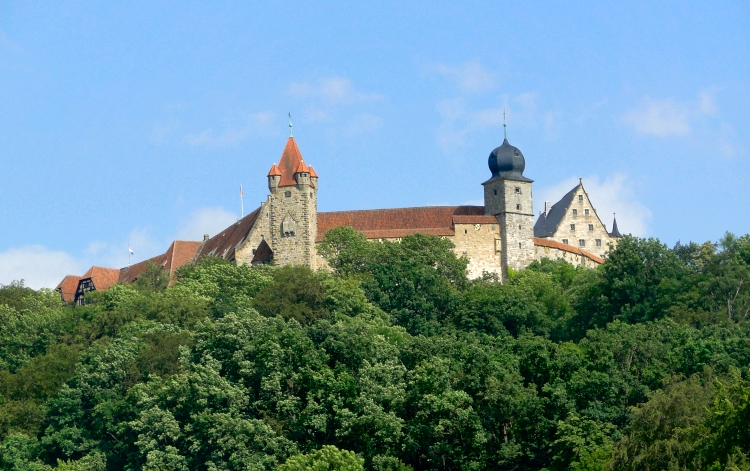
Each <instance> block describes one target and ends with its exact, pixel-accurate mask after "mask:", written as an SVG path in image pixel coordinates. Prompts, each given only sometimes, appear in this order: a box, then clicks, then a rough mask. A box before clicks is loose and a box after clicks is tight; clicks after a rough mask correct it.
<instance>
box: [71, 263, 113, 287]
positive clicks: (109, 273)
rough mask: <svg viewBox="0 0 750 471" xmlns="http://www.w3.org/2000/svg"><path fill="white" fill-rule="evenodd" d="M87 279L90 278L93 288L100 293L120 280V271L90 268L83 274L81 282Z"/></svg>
mask: <svg viewBox="0 0 750 471" xmlns="http://www.w3.org/2000/svg"><path fill="white" fill-rule="evenodd" d="M88 278H91V281H92V283H94V288H96V289H97V290H100V291H101V290H105V289H107V288H109V287H110V286H112V285H113V284H115V283H117V280H118V279H119V278H120V270H118V269H117V268H104V267H91V268H89V269H88V271H87V272H86V273H84V275H83V276H82V277H81V280H85V279H88ZM79 281H80V280H79Z"/></svg>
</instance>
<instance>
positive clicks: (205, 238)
mask: <svg viewBox="0 0 750 471" xmlns="http://www.w3.org/2000/svg"><path fill="white" fill-rule="evenodd" d="M207 240H208V234H203V242H205V241H207Z"/></svg>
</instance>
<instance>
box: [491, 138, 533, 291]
mask: <svg viewBox="0 0 750 471" xmlns="http://www.w3.org/2000/svg"><path fill="white" fill-rule="evenodd" d="M488 164H489V167H490V171H491V172H492V177H491V178H490V179H489V180H487V181H486V182H484V183H482V185H484V212H485V214H488V215H492V216H495V217H496V218H497V222H498V223H499V225H500V263H501V267H502V276H503V281H505V280H507V279H508V269H513V270H520V269H522V268H525V267H526V266H528V265H529V264H530V263H531V262H532V261H533V260H534V210H533V206H532V198H531V184H532V183H533V180H530V179H528V178H526V177H524V176H523V171H524V169H525V168H526V161H525V160H524V158H523V154H522V153H521V151H520V150H518V148H516V147H513V146H512V145H510V143H508V139H507V138H506V139H505V140H504V141H503V144H502V145H501V146H500V147H498V148H497V149H495V150H493V151H492V153H491V154H490V157H489V159H488Z"/></svg>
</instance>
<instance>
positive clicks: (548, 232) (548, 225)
mask: <svg viewBox="0 0 750 471" xmlns="http://www.w3.org/2000/svg"><path fill="white" fill-rule="evenodd" d="M580 186H581V184H580V183H579V184H578V185H576V186H575V188H573V189H572V190H570V191H569V192H567V193H566V194H565V196H563V197H562V199H561V200H560V201H558V202H557V203H555V204H553V205H552V208H550V210H549V213H542V214H541V216H539V218H538V219H537V220H536V223H535V224H534V237H551V236H553V235H554V234H555V232H557V227H558V226H559V225H560V222H562V220H563V217H564V216H565V211H566V210H567V209H568V206H570V203H571V202H573V197H574V196H575V194H576V191H578V187H580Z"/></svg>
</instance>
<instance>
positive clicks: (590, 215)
mask: <svg viewBox="0 0 750 471" xmlns="http://www.w3.org/2000/svg"><path fill="white" fill-rule="evenodd" d="M488 165H489V170H490V173H491V175H490V178H489V179H488V180H487V181H485V182H484V183H482V185H483V186H484V206H428V207H415V208H395V209H372V210H357V211H337V212H318V204H317V196H318V189H319V177H318V174H317V173H316V172H315V169H313V167H312V166H310V165H308V164H307V163H306V162H305V160H304V158H303V157H302V153H301V152H300V150H299V147H298V146H297V142H296V140H295V139H294V137H292V136H291V134H290V136H289V138H288V140H287V142H286V146H285V147H284V150H283V152H282V154H281V158H280V160H279V163H278V164H275V163H274V164H273V165H272V166H271V169H270V171H269V172H268V175H267V179H268V190H269V195H268V198H267V199H266V201H265V202H263V203H262V204H261V206H260V207H259V208H257V209H256V210H255V211H253V212H251V213H250V214H248V215H247V216H245V217H243V218H242V219H240V220H238V221H237V222H236V223H235V224H232V225H231V226H229V227H227V228H226V229H224V230H223V231H222V232H220V233H218V234H216V235H214V236H213V237H209V236H208V235H206V236H204V240H203V241H202V242H197V241H196V242H192V241H174V243H173V244H172V245H171V246H170V248H169V249H168V250H167V252H165V253H164V254H162V255H158V256H156V257H153V258H151V259H149V260H145V261H143V262H140V263H138V264H135V265H133V266H129V267H127V268H122V269H113V268H103V267H92V268H91V269H90V270H89V271H88V272H87V273H86V274H84V275H83V276H82V277H78V276H73V275H69V276H66V277H65V278H64V279H63V281H61V282H60V284H59V285H58V286H57V288H56V289H57V290H58V291H59V292H60V293H61V295H62V297H63V299H65V300H66V301H68V302H71V301H76V302H79V303H80V302H82V299H83V296H84V294H85V293H86V292H87V291H91V290H103V289H107V288H108V287H109V286H111V285H112V284H115V283H129V282H133V281H135V280H137V278H138V276H139V275H140V274H142V273H143V272H144V271H145V270H146V266H147V263H148V262H152V263H155V264H157V265H159V266H161V267H163V269H164V270H165V271H166V272H167V274H168V275H169V276H170V278H171V277H172V276H173V274H174V271H175V270H176V269H177V268H179V266H181V265H183V264H185V263H188V262H191V261H193V262H195V261H198V260H200V259H201V258H203V257H205V256H216V257H220V258H224V259H226V260H230V261H233V262H234V263H238V264H252V265H257V264H264V263H271V262H273V263H275V264H277V265H287V264H295V265H307V266H309V267H311V268H313V269H319V268H326V266H327V264H326V261H325V260H324V259H323V258H322V257H321V256H320V255H318V253H317V250H316V244H318V243H319V242H321V240H322V239H323V235H324V234H325V233H326V231H328V230H330V229H332V228H334V227H341V226H351V227H353V228H354V229H356V230H357V231H359V232H361V233H362V234H364V235H365V237H367V239H368V240H371V241H379V242H382V241H386V240H388V241H400V240H401V238H403V237H404V236H407V235H410V234H416V233H421V234H427V235H434V236H439V237H443V238H446V239H449V240H450V241H451V242H453V244H454V246H455V247H454V251H455V253H456V255H458V256H459V257H462V256H463V257H466V258H467V259H468V260H469V264H468V275H469V277H470V278H477V277H480V276H482V274H483V273H485V272H486V273H494V274H497V275H498V277H499V278H500V279H501V280H507V278H508V275H509V272H510V271H511V270H520V269H523V268H525V267H526V266H528V265H529V264H530V263H531V262H533V261H534V260H540V259H542V258H550V259H564V260H567V261H568V262H570V263H571V264H573V265H575V266H586V267H593V266H596V265H598V264H601V263H603V262H604V259H603V257H604V256H605V255H606V252H607V250H608V249H609V248H610V246H614V245H616V244H617V241H618V239H619V238H620V237H621V235H620V233H619V231H618V228H617V221H616V220H615V221H613V225H612V230H611V231H609V232H608V231H607V228H606V226H605V225H604V224H603V223H602V221H601V219H600V218H599V216H598V215H597V213H596V210H595V209H594V206H593V205H592V204H591V201H590V199H589V196H588V194H587V193H586V191H585V190H584V188H583V181H582V180H581V181H580V182H579V184H578V185H577V186H576V187H575V188H573V189H572V190H570V191H569V192H568V193H567V194H566V195H565V196H564V197H563V198H562V199H561V200H560V201H558V202H557V203H555V204H554V205H551V204H550V203H549V202H546V203H545V210H544V212H542V213H540V214H539V217H538V218H537V220H536V223H535V222H534V213H533V205H532V201H533V200H532V184H533V180H530V179H529V178H527V177H526V176H524V175H523V172H524V169H525V167H526V161H525V159H524V156H523V154H522V153H521V151H520V150H519V149H518V148H516V147H514V146H512V145H511V144H510V143H509V142H508V139H507V138H506V139H505V140H504V141H503V143H502V145H501V146H500V147H498V148H496V149H495V150H493V151H492V152H491V153H490V156H489V159H488Z"/></svg>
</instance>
